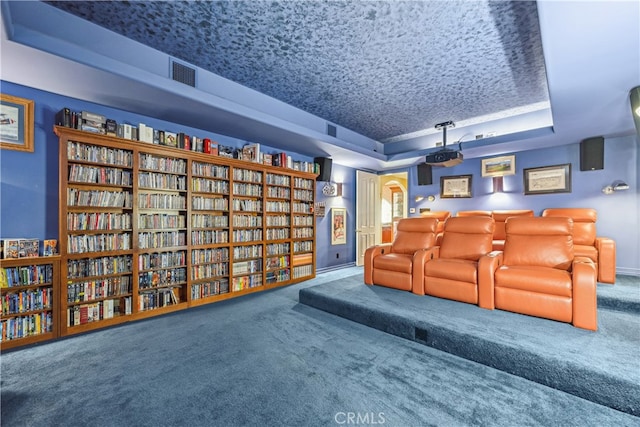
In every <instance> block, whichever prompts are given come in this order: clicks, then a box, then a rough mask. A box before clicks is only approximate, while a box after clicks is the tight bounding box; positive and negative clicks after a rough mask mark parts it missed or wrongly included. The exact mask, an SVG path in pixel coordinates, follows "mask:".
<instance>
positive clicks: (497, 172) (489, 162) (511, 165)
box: [482, 156, 516, 178]
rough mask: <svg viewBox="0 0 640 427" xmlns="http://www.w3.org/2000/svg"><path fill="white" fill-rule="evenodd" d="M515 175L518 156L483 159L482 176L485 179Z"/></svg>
mask: <svg viewBox="0 0 640 427" xmlns="http://www.w3.org/2000/svg"><path fill="white" fill-rule="evenodd" d="M515 173H516V156H501V157H492V158H490V159H482V176H483V177H484V178H488V177H494V176H507V175H515Z"/></svg>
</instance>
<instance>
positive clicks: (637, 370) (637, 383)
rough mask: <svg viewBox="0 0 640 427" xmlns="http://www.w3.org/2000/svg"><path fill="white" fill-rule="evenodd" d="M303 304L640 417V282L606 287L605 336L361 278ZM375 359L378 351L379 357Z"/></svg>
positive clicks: (325, 289) (601, 299) (311, 295)
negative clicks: (372, 283)
mask: <svg viewBox="0 0 640 427" xmlns="http://www.w3.org/2000/svg"><path fill="white" fill-rule="evenodd" d="M299 300H300V303H302V304H305V305H308V306H311V307H314V308H317V309H320V310H323V311H326V312H329V313H332V314H335V315H338V316H341V317H343V318H346V319H350V320H353V321H355V322H358V323H361V324H364V325H367V326H370V327H373V328H376V329H379V330H381V331H384V332H387V333H390V334H393V335H397V336H400V337H403V338H406V339H410V340H413V341H417V342H420V343H422V344H425V345H427V346H430V347H432V348H435V349H438V350H442V351H445V352H448V353H451V354H454V355H456V356H459V357H463V358H465V359H468V360H472V361H475V362H478V363H482V364H484V365H487V366H491V367H493V368H496V369H499V370H501V371H505V372H508V373H510V374H514V375H518V376H520V377H523V378H526V379H529V380H531V381H535V382H537V383H540V384H543V385H546V386H549V387H552V388H555V389H557V390H561V391H564V392H566V393H570V394H573V395H575V396H579V397H581V398H584V399H587V400H589V401H592V402H595V403H598V404H601V405H605V406H608V407H610V408H614V409H617V410H619V411H623V412H626V413H629V414H632V415H635V416H640V357H639V355H640V278H637V277H629V276H619V277H618V280H617V282H616V284H615V285H614V286H611V285H604V284H603V285H598V306H599V310H598V331H597V332H591V331H586V330H583V329H579V328H575V327H573V326H571V325H570V324H567V323H561V322H555V321H552V320H547V319H541V318H536V317H530V316H524V315H520V314H516V313H510V312H506V311H500V310H494V311H490V310H484V309H481V308H479V307H477V306H474V305H471V304H464V303H460V302H456V301H450V300H445V299H440V298H435V297H430V296H418V295H414V294H412V293H410V292H403V291H398V290H395V289H390V288H385V287H381V286H367V285H365V284H364V281H363V276H362V275H355V276H351V277H347V278H343V279H340V280H336V281H333V282H329V283H324V284H321V285H318V286H312V287H309V288H305V289H301V290H300V293H299ZM372 351H375V349H372Z"/></svg>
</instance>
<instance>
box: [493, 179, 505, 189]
mask: <svg viewBox="0 0 640 427" xmlns="http://www.w3.org/2000/svg"><path fill="white" fill-rule="evenodd" d="M502 178H503V177H502V176H494V177H493V192H494V193H502V192H503V191H504V181H503V179H502Z"/></svg>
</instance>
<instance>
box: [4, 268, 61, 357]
mask: <svg viewBox="0 0 640 427" xmlns="http://www.w3.org/2000/svg"><path fill="white" fill-rule="evenodd" d="M0 268H1V269H2V270H3V271H2V274H3V275H6V276H5V277H7V287H0V296H1V297H2V315H1V318H0V322H1V327H2V331H1V332H0V337H1V339H2V341H1V344H0V348H1V349H2V350H8V349H10V348H14V347H18V346H23V345H27V344H33V343H36V342H40V341H45V340H50V339H53V338H55V337H57V336H58V333H59V316H58V314H59V294H60V289H59V286H60V256H49V257H38V258H18V259H3V260H0Z"/></svg>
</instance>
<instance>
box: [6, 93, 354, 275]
mask: <svg viewBox="0 0 640 427" xmlns="http://www.w3.org/2000/svg"><path fill="white" fill-rule="evenodd" d="M1 91H2V93H6V94H10V95H13V96H18V97H22V98H27V99H32V100H34V101H35V135H34V138H35V141H34V146H35V149H34V152H33V153H24V152H19V151H11V150H0V237H1V238H6V237H33V238H38V239H40V240H43V239H59V237H58V182H59V180H58V138H57V137H56V135H55V134H54V133H53V127H54V116H55V113H56V112H58V111H59V110H60V109H62V108H63V107H69V108H71V109H72V110H76V111H81V110H87V111H92V112H95V113H99V114H102V115H105V116H107V117H109V118H112V119H115V120H116V121H117V122H118V123H131V124H134V125H137V124H138V123H141V122H142V123H145V124H148V125H149V126H151V127H154V128H158V129H165V130H169V131H175V132H187V133H190V134H193V135H199V136H202V137H205V136H208V137H210V138H212V139H214V140H216V141H218V142H219V143H221V144H224V145H231V146H235V147H241V146H242V145H244V144H245V143H246V142H247V141H242V140H238V139H235V138H230V137H226V136H223V135H217V134H212V133H211V132H209V131H203V130H201V129H194V128H189V127H186V126H182V125H176V124H175V123H170V122H166V121H162V120H157V119H154V118H150V117H146V116H141V115H138V114H134V113H129V112H126V111H120V110H115V109H113V108H108V107H105V106H102V105H98V104H93V103H89V102H84V101H81V100H78V99H73V98H68V97H64V96H60V95H56V94H53V93H50V92H45V91H40V90H36V89H33V88H28V87H25V86H20V85H16V84H13V83H8V82H4V81H3V82H2V83H1ZM261 149H262V150H263V151H265V152H278V151H281V150H277V149H270V148H269V147H261ZM288 154H290V155H291V156H292V157H293V158H294V159H296V160H305V161H313V159H312V158H309V157H307V156H303V155H299V154H297V153H288ZM333 176H334V178H335V177H338V176H344V179H345V182H355V170H353V169H350V168H346V167H341V166H339V165H334V168H333ZM323 184H324V183H318V186H319V189H321V188H322V187H321V185H323ZM346 188H349V185H346ZM318 196H319V197H322V195H321V193H319V194H318ZM354 197H355V194H354V191H353V190H350V193H349V195H348V196H347V197H344V198H337V197H336V198H333V200H329V202H328V203H327V213H328V215H329V218H330V207H331V206H344V207H347V212H348V221H349V222H348V223H347V227H348V229H347V230H348V232H351V231H353V229H354V225H355V222H354V221H355V220H354V218H355V215H354ZM338 199H341V200H338ZM338 202H339V204H334V203H338ZM317 224H318V232H317V239H316V244H317V248H318V255H317V260H316V266H317V268H318V269H323V268H326V267H331V266H335V265H339V264H344V263H349V262H353V261H354V260H355V248H354V241H353V239H352V238H349V239H348V240H347V244H346V245H337V246H331V245H330V242H331V239H330V234H329V230H330V227H329V224H328V222H327V221H326V218H318V222H317ZM325 248H330V251H328V252H326V253H325V251H324V249H325ZM336 254H339V258H336Z"/></svg>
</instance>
